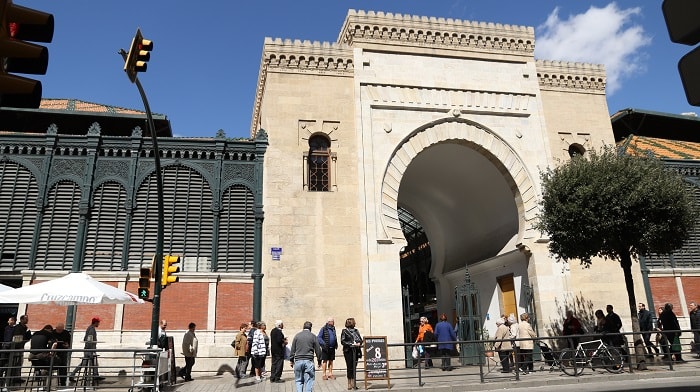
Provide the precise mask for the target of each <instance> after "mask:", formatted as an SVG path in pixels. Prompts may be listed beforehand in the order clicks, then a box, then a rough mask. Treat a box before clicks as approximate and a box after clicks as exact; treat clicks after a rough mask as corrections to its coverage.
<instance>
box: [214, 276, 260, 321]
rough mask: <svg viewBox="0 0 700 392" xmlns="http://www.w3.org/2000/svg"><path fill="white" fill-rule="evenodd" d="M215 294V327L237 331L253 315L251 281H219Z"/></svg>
mask: <svg viewBox="0 0 700 392" xmlns="http://www.w3.org/2000/svg"><path fill="white" fill-rule="evenodd" d="M216 293H217V295H216V329H217V330H233V331H238V328H239V327H240V326H241V323H247V322H249V321H250V320H251V319H252V317H253V284H252V283H219V286H218V288H217V292H216Z"/></svg>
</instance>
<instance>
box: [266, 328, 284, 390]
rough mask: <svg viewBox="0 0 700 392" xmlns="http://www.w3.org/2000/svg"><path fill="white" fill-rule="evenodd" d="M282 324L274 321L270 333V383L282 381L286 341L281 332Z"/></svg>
mask: <svg viewBox="0 0 700 392" xmlns="http://www.w3.org/2000/svg"><path fill="white" fill-rule="evenodd" d="M282 329H284V323H283V322H282V320H277V321H275V328H272V331H270V355H271V356H272V369H271V370H270V382H284V381H282V379H281V377H282V368H283V367H284V347H285V346H286V345H287V339H286V338H285V337H284V333H283V332H282Z"/></svg>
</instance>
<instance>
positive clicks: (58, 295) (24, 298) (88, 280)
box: [0, 272, 144, 305]
mask: <svg viewBox="0 0 700 392" xmlns="http://www.w3.org/2000/svg"><path fill="white" fill-rule="evenodd" d="M15 303H21V304H51V303H54V304H57V305H89V304H94V305H97V304H142V303H144V302H143V300H142V299H139V298H138V297H137V296H136V295H135V294H132V293H129V292H128V291H124V290H121V289H118V288H116V287H113V286H110V285H108V284H105V283H102V282H100V281H98V280H95V279H93V278H92V277H91V276H90V275H88V274H86V273H83V272H73V273H70V274H68V275H66V276H64V277H62V278H58V279H54V280H49V281H46V282H41V283H37V284H33V285H29V286H23V287H20V288H17V289H12V290H8V291H0V304H15Z"/></svg>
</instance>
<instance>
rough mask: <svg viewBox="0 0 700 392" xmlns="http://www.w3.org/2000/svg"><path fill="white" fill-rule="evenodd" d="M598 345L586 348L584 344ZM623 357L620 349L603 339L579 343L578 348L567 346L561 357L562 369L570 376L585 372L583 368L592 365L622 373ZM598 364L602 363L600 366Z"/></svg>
mask: <svg viewBox="0 0 700 392" xmlns="http://www.w3.org/2000/svg"><path fill="white" fill-rule="evenodd" d="M595 344H597V345H598V346H597V347H596V348H594V349H585V348H584V345H586V346H587V345H595ZM623 362H624V361H623V359H622V354H621V353H620V351H619V350H618V349H617V348H615V347H613V346H609V345H607V344H605V343H604V342H603V341H602V340H601V339H598V340H592V341H590V342H585V343H579V344H578V347H576V349H575V350H574V349H571V348H566V349H564V350H562V352H561V355H560V357H559V364H560V366H561V370H562V371H563V372H564V373H566V374H568V375H569V376H578V375H580V374H581V373H583V368H585V367H587V366H588V365H590V367H591V369H592V370H595V369H596V367H602V368H604V369H605V370H607V371H608V372H610V373H621V372H622V371H623V370H624V367H623ZM598 364H600V365H599V366H598Z"/></svg>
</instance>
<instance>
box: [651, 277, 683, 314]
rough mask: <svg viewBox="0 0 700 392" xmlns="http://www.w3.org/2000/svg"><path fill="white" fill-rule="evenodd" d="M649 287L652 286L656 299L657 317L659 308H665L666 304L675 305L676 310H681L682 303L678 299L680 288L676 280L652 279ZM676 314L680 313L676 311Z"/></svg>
mask: <svg viewBox="0 0 700 392" xmlns="http://www.w3.org/2000/svg"><path fill="white" fill-rule="evenodd" d="M649 285H650V286H651V293H652V295H653V297H654V306H656V309H654V313H657V316H658V308H659V307H660V306H661V307H663V306H664V304H665V303H667V302H668V303H671V304H672V305H673V309H674V310H677V309H680V306H681V301H680V299H679V298H678V287H676V278H673V277H653V278H651V277H650V278H649ZM686 288H687V287H686ZM675 313H676V314H679V312H678V311H676V312H675ZM680 314H682V313H680Z"/></svg>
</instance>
